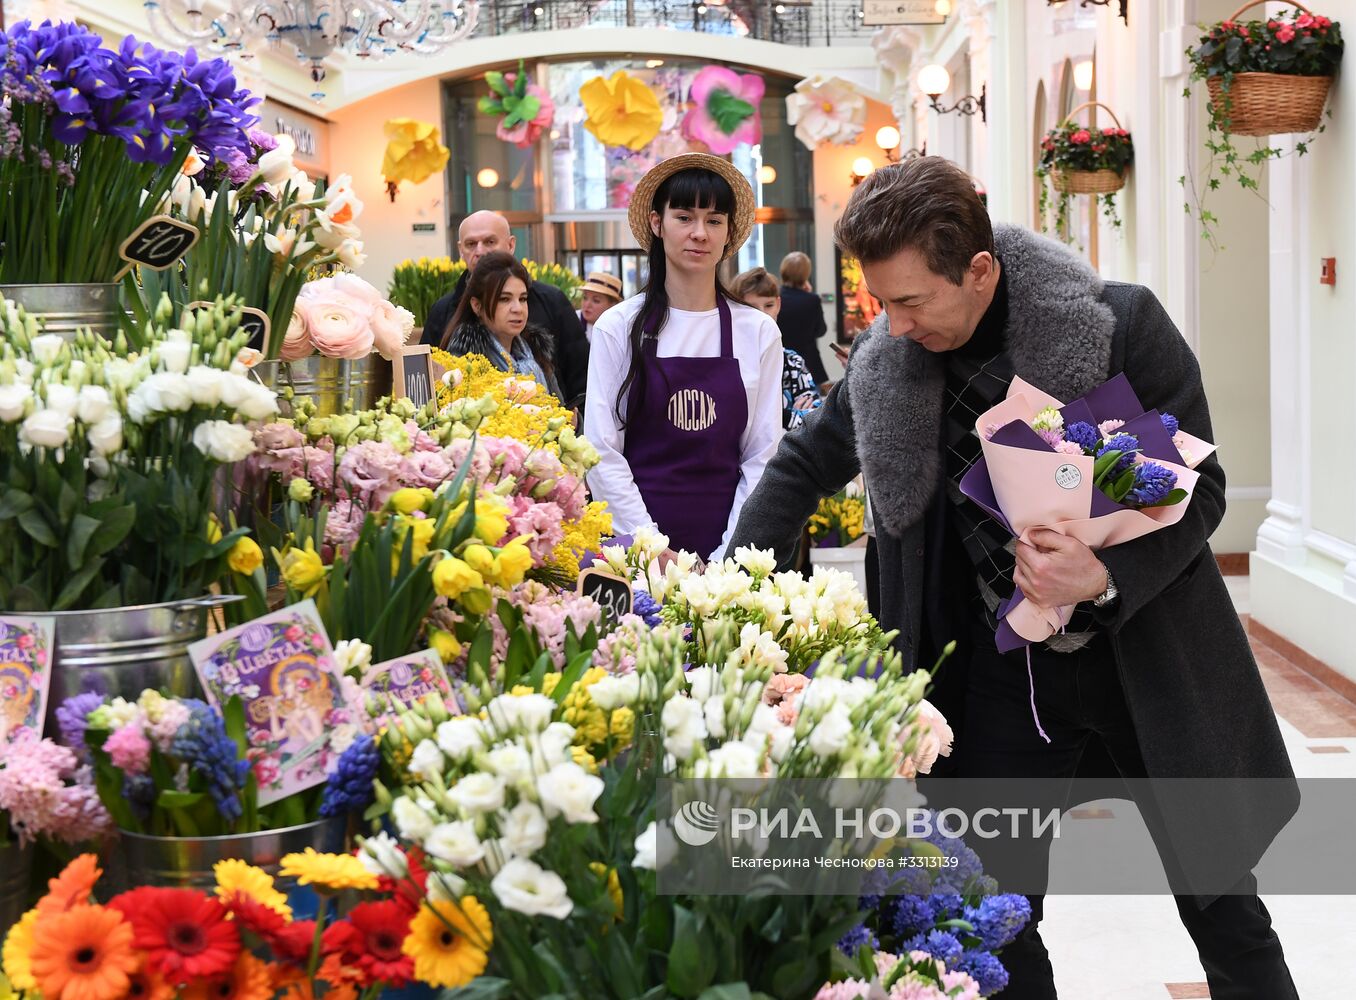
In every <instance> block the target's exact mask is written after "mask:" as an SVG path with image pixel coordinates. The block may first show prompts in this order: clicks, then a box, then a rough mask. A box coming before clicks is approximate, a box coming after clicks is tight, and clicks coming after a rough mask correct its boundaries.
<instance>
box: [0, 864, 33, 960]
mask: <svg viewBox="0 0 1356 1000" xmlns="http://www.w3.org/2000/svg"><path fill="white" fill-rule="evenodd" d="M32 874H33V845H32V844H31V843H30V844H27V845H25V846H23V847H20V846H19V844H18V842H17V841H15V842H13V843H11V844H9V845H8V846H6V847H0V938H3V937H4V936H5V935H6V934H8V933H9V929H10V928H11V927H13V926H14V925H15V924H16V923H18V922H19V918H20V917H22V916H23V915H24V913H25V911H27V909H28V894H29V889H30V885H31V882H32V878H31V876H32Z"/></svg>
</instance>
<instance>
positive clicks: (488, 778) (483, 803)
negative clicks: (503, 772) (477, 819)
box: [447, 772, 504, 814]
mask: <svg viewBox="0 0 1356 1000" xmlns="http://www.w3.org/2000/svg"><path fill="white" fill-rule="evenodd" d="M447 797H448V798H449V799H451V800H452V802H453V803H455V804H456V805H457V806H459V807H460V808H462V809H464V810H465V811H466V812H469V813H472V814H480V813H492V812H494V811H495V810H497V809H502V808H503V806H504V781H503V779H502V778H500V777H498V776H497V775H493V774H485V773H483V772H477V773H475V774H468V775H466V777H464V778H462V779H461V780H460V781H458V782H457V783H456V784H455V785H453V786H452V787H451V788H450V789H448V792H447Z"/></svg>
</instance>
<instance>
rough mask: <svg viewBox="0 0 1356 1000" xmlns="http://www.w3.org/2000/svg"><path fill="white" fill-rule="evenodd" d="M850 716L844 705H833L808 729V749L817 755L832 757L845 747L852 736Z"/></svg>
mask: <svg viewBox="0 0 1356 1000" xmlns="http://www.w3.org/2000/svg"><path fill="white" fill-rule="evenodd" d="M852 731H853V730H852V716H851V714H850V713H849V712H848V709H847V706H846V705H834V706H833V708H831V709H829V711H828V712H827V713H826V714H825V715H824V718H822V719H820V720H819V722H818V723H817V724H816V725H815V727H814V729H812V730H810V750H811V752H813V753H814V754H815V755H816V756H818V757H832V756H835V755H836V754H840V753H842V752H843V751H844V750H845V749H847V745H848V740H849V739H851V737H852Z"/></svg>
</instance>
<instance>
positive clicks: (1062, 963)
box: [1000, 577, 1356, 1000]
mask: <svg viewBox="0 0 1356 1000" xmlns="http://www.w3.org/2000/svg"><path fill="white" fill-rule="evenodd" d="M1225 580H1226V582H1227V583H1228V584H1229V590H1230V593H1231V595H1232V596H1233V598H1234V602H1235V605H1236V606H1237V607H1238V610H1239V613H1240V614H1244V615H1246V614H1247V613H1248V611H1249V610H1250V609H1249V607H1248V586H1247V584H1248V580H1247V577H1226V578H1225ZM1253 649H1254V652H1255V654H1256V656H1257V660H1258V664H1259V666H1260V668H1261V671H1262V679H1263V682H1264V683H1265V684H1266V687H1267V691H1268V692H1270V694H1271V700H1272V704H1273V705H1275V707H1276V713H1277V715H1278V716H1279V717H1280V719H1281V732H1282V734H1283V735H1284V737H1285V743H1286V747H1287V748H1288V749H1289V751H1290V759H1291V761H1292V762H1293V764H1294V768H1295V773H1296V774H1297V775H1299V776H1300V777H1319V776H1323V777H1353V778H1356V704H1353V703H1352V702H1351V701H1348V700H1347V699H1346V698H1344V697H1343V696H1342V695H1341V694H1339V693H1338V692H1336V691H1334V690H1332V689H1331V688H1329V687H1327V686H1325V685H1324V684H1322V683H1321V682H1319V681H1318V680H1316V679H1315V678H1314V677H1313V676H1312V675H1310V674H1308V673H1306V672H1305V671H1303V670H1301V669H1300V668H1299V667H1298V666H1297V665H1295V664H1294V663H1292V662H1291V661H1290V660H1288V659H1287V658H1286V657H1285V656H1284V655H1283V654H1282V653H1280V652H1278V651H1276V650H1275V649H1272V648H1270V647H1269V646H1266V645H1264V644H1263V643H1261V642H1260V641H1259V640H1258V639H1257V638H1256V637H1255V636H1254V637H1253ZM1264 901H1265V902H1266V905H1267V909H1268V910H1270V912H1271V917H1272V922H1273V924H1274V926H1275V928H1276V931H1277V933H1278V934H1279V935H1280V937H1281V942H1282V944H1283V945H1284V947H1285V952H1286V958H1287V960H1288V962H1289V965H1290V971H1291V974H1292V975H1293V976H1294V978H1295V984H1296V986H1297V988H1298V989H1299V995H1300V996H1301V997H1302V998H1303V1000H1353V998H1356V897H1352V896H1264ZM1045 909H1046V915H1045V922H1044V924H1043V932H1042V936H1043V937H1044V939H1045V942H1046V947H1047V948H1049V950H1050V957H1051V961H1052V962H1053V963H1054V966H1055V979H1056V982H1057V984H1058V986H1059V995H1060V997H1061V998H1062V1000H1172V998H1179V1000H1187V998H1208V997H1209V996H1210V991H1209V990H1208V989H1207V988H1206V985H1205V975H1204V973H1202V971H1201V967H1200V963H1199V961H1198V960H1197V957H1196V950H1195V947H1194V946H1193V945H1192V943H1191V939H1190V937H1188V936H1187V933H1186V931H1185V930H1183V928H1182V926H1181V924H1180V923H1179V922H1178V920H1177V910H1176V907H1175V906H1174V904H1173V900H1172V899H1171V898H1170V897H1166V896H1057V897H1051V898H1049V899H1047V900H1046V907H1045ZM1000 997H1001V994H1000ZM1255 1000H1273V998H1271V997H1265V996H1260V995H1259V996H1257V997H1256V998H1255Z"/></svg>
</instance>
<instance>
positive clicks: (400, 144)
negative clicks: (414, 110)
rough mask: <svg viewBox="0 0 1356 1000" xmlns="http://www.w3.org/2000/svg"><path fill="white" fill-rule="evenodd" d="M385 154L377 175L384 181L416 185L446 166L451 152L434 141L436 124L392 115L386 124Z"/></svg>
mask: <svg viewBox="0 0 1356 1000" xmlns="http://www.w3.org/2000/svg"><path fill="white" fill-rule="evenodd" d="M386 140H387V141H386V155H385V156H384V157H382V161H381V175H382V176H383V177H385V178H386V179H387V180H388V181H394V182H395V183H397V184H398V183H400V182H401V181H409V182H410V183H411V184H419V183H422V182H423V181H426V180H428V178H429V177H431V176H432V175H433V174H436V173H438V172H439V171H441V170H442V169H443V167H445V166H447V159H448V157H449V156H450V155H451V153H450V152H449V151H448V148H447V147H446V146H444V145H443V144H442V143H441V142H439V141H438V127H437V126H436V125H430V124H429V123H428V122H421V121H415V120H414V119H413V118H392V119H391V120H390V121H388V122H387V123H386Z"/></svg>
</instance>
